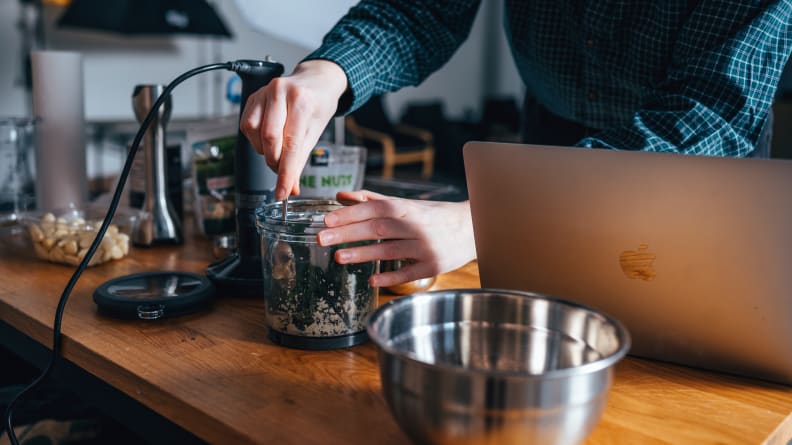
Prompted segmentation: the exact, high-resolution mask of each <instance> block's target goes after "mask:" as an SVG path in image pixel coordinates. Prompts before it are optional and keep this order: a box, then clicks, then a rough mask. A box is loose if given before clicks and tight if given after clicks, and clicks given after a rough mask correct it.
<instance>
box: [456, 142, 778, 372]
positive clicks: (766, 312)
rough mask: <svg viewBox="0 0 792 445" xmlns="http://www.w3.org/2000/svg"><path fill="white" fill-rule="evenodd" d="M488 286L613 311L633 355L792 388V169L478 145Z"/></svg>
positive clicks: (474, 168) (474, 182)
mask: <svg viewBox="0 0 792 445" xmlns="http://www.w3.org/2000/svg"><path fill="white" fill-rule="evenodd" d="M464 159H465V170H466V175H467V182H468V193H469V196H470V206H471V212H472V217H473V228H474V235H475V240H476V249H477V254H478V261H479V270H480V275H481V284H482V286H483V287H488V288H508V289H520V290H527V291H532V292H537V293H542V294H548V295H553V296H556V297H560V298H565V299H569V300H574V301H577V302H580V303H583V304H586V305H589V306H592V307H596V308H598V309H600V310H602V311H604V312H606V313H608V314H609V315H611V316H613V317H616V318H617V319H619V320H620V321H621V322H623V323H624V325H625V326H626V327H627V329H628V330H629V331H630V334H631V337H632V339H633V347H632V350H631V354H632V355H636V356H642V357H648V358H653V359H660V360H665V361H670V362H675V363H681V364H686V365H692V366H696V367H702V368H707V369H712V370H720V371H726V372H731V373H736V374H742V375H748V376H753V377H759V378H764V379H768V380H773V381H777V382H784V383H788V384H789V383H792V322H791V321H792V295H790V290H791V289H792V246H791V245H790V243H789V238H790V234H792V198H791V197H790V196H789V195H790V193H792V162H790V161H780V160H772V161H771V160H762V159H735V158H716V157H702V156H686V155H678V154H667V153H647V152H630V151H614V150H592V149H582V148H568V147H540V146H529V145H518V144H501V143H484V142H470V143H468V144H466V145H465V147H464Z"/></svg>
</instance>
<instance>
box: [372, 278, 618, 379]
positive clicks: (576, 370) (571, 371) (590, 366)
mask: <svg viewBox="0 0 792 445" xmlns="http://www.w3.org/2000/svg"><path fill="white" fill-rule="evenodd" d="M450 292H454V293H458V294H465V293H473V294H483V293H487V294H503V295H509V296H514V297H520V298H532V299H543V300H547V301H551V302H554V303H558V304H563V305H566V306H571V307H573V308H579V309H583V310H586V311H589V312H592V313H594V314H597V315H598V316H600V317H603V318H604V319H605V320H606V321H607V322H608V323H610V324H611V325H613V327H614V329H615V330H616V336H617V337H618V338H619V339H620V340H621V344H620V345H619V349H617V350H616V351H615V352H613V353H612V354H610V355H608V356H607V357H604V358H601V359H599V360H596V361H593V362H590V363H586V364H584V365H580V366H575V367H570V368H563V369H553V370H550V371H547V372H545V373H542V374H528V373H525V372H522V371H498V370H489V369H488V370H485V369H476V368H462V367H460V366H454V365H449V364H445V363H427V362H425V361H423V360H418V359H417V358H415V357H414V356H412V354H408V353H405V352H404V351H400V350H398V349H396V348H393V347H390V346H388V345H386V344H384V343H383V341H382V340H381V339H380V338H379V336H378V335H377V333H376V332H375V331H374V328H373V325H374V323H372V321H374V320H376V319H377V318H378V317H379V316H380V315H381V314H382V313H383V312H385V311H387V310H388V309H390V308H392V307H394V306H400V305H405V304H408V303H409V302H410V301H412V300H416V299H418V298H422V297H426V296H429V297H431V296H433V295H443V294H448V293H450ZM366 332H367V333H368V336H369V339H370V340H371V341H372V342H373V343H374V344H376V345H377V347H378V348H380V349H381V350H383V351H385V352H387V353H389V354H392V355H395V356H398V357H399V358H400V359H404V360H408V361H411V362H414V363H416V364H419V365H421V366H425V367H431V368H437V369H442V370H444V371H450V372H455V373H460V374H471V373H475V374H486V375H489V376H498V377H506V378H520V379H543V380H545V379H548V378H566V377H571V376H577V375H581V374H589V373H594V372H597V371H601V370H603V369H606V368H609V367H611V366H612V365H614V364H615V363H616V362H618V361H619V360H621V359H622V358H623V357H624V356H625V355H627V351H628V350H629V349H630V345H631V339H630V333H629V332H628V331H627V328H625V327H624V325H623V324H622V323H621V322H620V321H619V320H617V319H615V318H613V317H611V316H610V315H608V314H606V313H604V312H602V311H600V310H598V309H594V308H592V307H591V306H587V305H584V304H580V303H577V302H574V301H570V300H565V299H563V298H559V297H554V296H551V295H544V294H538V293H534V292H527V291H518V290H512V289H498V288H465V289H445V290H435V291H427V292H418V293H414V294H410V295H406V296H404V297H399V298H396V299H394V300H391V301H389V302H387V303H385V304H383V305H381V306H380V307H378V308H377V309H375V310H374V311H373V312H372V313H370V314H369V315H368V319H367V320H366Z"/></svg>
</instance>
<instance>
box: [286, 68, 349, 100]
mask: <svg viewBox="0 0 792 445" xmlns="http://www.w3.org/2000/svg"><path fill="white" fill-rule="evenodd" d="M293 74H294V75H299V76H311V77H313V78H316V79H321V82H322V85H323V88H324V89H325V90H326V91H328V92H332V94H333V97H336V98H340V97H341V95H343V94H344V92H346V90H347V88H349V81H348V79H347V76H346V73H345V72H344V70H343V69H342V68H341V67H340V66H339V65H338V64H337V63H335V62H332V61H330V60H324V59H313V60H306V61H304V62H301V63H299V64H298V65H297V66H296V67H295V68H294V73H293Z"/></svg>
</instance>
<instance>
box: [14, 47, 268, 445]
mask: <svg viewBox="0 0 792 445" xmlns="http://www.w3.org/2000/svg"><path fill="white" fill-rule="evenodd" d="M220 69H224V70H229V71H234V72H237V73H248V74H249V73H253V74H255V73H256V72H258V71H259V70H262V69H264V68H262V66H261V63H260V62H257V61H246V60H238V61H234V62H225V63H213V64H210V65H204V66H200V67H197V68H193V69H191V70H189V71H187V72H185V73H184V74H182V75H180V76H179V77H177V78H176V79H174V80H173V81H171V83H169V84H168V85H167V86H166V87H165V89H164V90H163V92H162V94H161V95H160V96H159V97H158V98H157V100H156V101H155V102H154V105H152V106H151V110H150V111H149V113H148V115H146V118H145V119H144V120H143V123H142V124H140V129H139V130H138V132H137V134H136V135H135V139H134V140H133V142H132V146H131V147H130V149H129V154H128V155H127V158H126V161H125V162H124V168H123V170H122V171H121V176H120V177H119V178H118V185H116V189H115V192H113V199H112V200H111V201H110V207H109V208H108V210H107V215H105V217H104V220H103V221H102V225H101V227H99V231H98V232H97V234H96V238H94V240H93V243H91V246H90V247H89V248H88V252H86V254H85V257H84V258H83V259H82V261H81V262H80V264H79V265H78V266H77V270H75V271H74V274H73V275H72V277H71V279H70V280H69V282H68V284H67V285H66V288H65V289H63V294H61V297H60V300H59V301H58V308H57V310H56V311H55V321H54V323H53V327H52V332H53V335H52V354H51V355H50V360H49V363H47V367H46V368H44V371H43V372H42V373H41V374H40V375H39V376H38V377H37V378H36V379H35V380H33V382H32V383H31V384H30V385H28V386H27V387H26V388H25V389H23V390H22V391H20V392H19V393H18V394H17V395H16V396H15V397H14V399H13V400H11V402H10V403H9V404H8V408H7V410H6V426H5V427H6V429H7V434H8V438H9V440H10V441H11V444H12V445H19V441H18V440H17V437H16V435H15V434H14V425H13V411H14V406H15V405H16V404H17V403H18V402H19V401H20V400H21V399H22V398H24V396H25V395H26V394H27V393H29V392H31V391H32V390H33V389H35V388H36V387H37V386H38V385H40V384H41V382H43V381H44V380H45V379H46V378H47V377H49V376H50V375H51V374H52V373H53V370H54V368H55V366H56V364H57V362H58V359H59V358H60V353H61V341H62V338H61V337H62V335H61V320H62V319H63V311H64V309H65V308H66V302H67V301H68V299H69V295H70V294H71V292H72V289H73V288H74V286H75V285H76V284H77V280H78V279H79V278H80V275H82V273H83V271H84V270H85V268H86V267H88V263H89V262H90V261H91V258H92V257H93V256H94V253H95V252H96V250H97V248H98V247H99V244H100V243H101V241H102V238H104V235H105V232H106V231H107V228H108V227H109V226H110V221H112V219H113V216H114V215H115V212H116V209H117V208H118V203H119V201H120V200H121V193H122V191H123V189H124V185H125V184H126V181H127V177H128V176H129V171H130V170H131V169H132V161H133V160H134V159H135V153H137V150H138V146H139V145H140V141H141V140H142V139H143V135H144V134H145V133H146V130H147V129H148V127H149V125H151V121H152V120H153V119H154V116H155V115H156V112H157V110H158V109H159V107H160V106H161V105H162V103H163V102H164V101H165V99H166V98H167V97H168V95H169V94H170V93H171V91H172V90H173V89H174V88H176V86H177V85H179V84H180V83H182V82H184V81H185V80H187V79H189V78H190V77H193V76H195V75H198V74H201V73H205V72H207V71H213V70H220ZM242 105H243V106H244V104H242Z"/></svg>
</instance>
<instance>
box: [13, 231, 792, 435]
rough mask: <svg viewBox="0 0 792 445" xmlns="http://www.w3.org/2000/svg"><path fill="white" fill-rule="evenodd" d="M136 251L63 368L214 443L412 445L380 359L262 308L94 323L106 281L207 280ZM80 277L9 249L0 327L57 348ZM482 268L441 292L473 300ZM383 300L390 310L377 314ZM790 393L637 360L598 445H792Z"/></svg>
mask: <svg viewBox="0 0 792 445" xmlns="http://www.w3.org/2000/svg"><path fill="white" fill-rule="evenodd" d="M186 239H187V242H186V243H185V245H184V246H181V247H156V248H148V249H143V248H132V249H131V250H130V255H129V256H128V257H127V258H125V259H123V260H120V261H114V262H110V263H107V264H103V265H100V266H96V267H92V268H90V269H88V270H87V271H86V272H85V274H84V275H83V277H82V278H81V280H80V282H79V283H78V285H77V287H76V288H75V290H74V292H73V294H72V297H71V299H70V301H69V304H68V306H67V308H66V313H65V317H64V323H63V332H64V334H65V338H64V344H63V345H64V348H63V352H64V355H65V356H66V357H67V358H68V359H69V360H71V361H72V362H73V363H75V364H76V365H78V366H80V367H82V368H84V369H86V370H88V371H89V372H91V373H92V374H94V375H96V376H97V377H99V378H101V379H102V380H104V381H106V382H108V383H109V384H111V385H113V386H114V387H116V388H118V389H119V390H121V391H123V392H124V393H126V394H128V395H129V396H131V397H132V398H134V399H136V400H138V401H139V402H141V403H142V404H144V405H146V406H147V407H149V408H151V409H152V410H154V411H156V412H157V413H159V414H161V415H163V416H165V417H167V418H168V419H170V420H172V421H173V422H175V423H177V424H179V425H181V426H182V427H184V428H185V429H187V430H189V431H191V432H193V433H194V434H196V435H197V436H199V437H201V438H203V439H205V440H207V441H208V442H211V443H222V444H225V443H234V444H245V443H260V444H263V443H279V444H301V445H304V444H314V443H315V444H329V443H346V444H362V443H376V444H377V445H387V444H401V443H406V442H407V438H406V436H405V435H404V434H403V433H402V432H401V431H400V429H399V427H398V426H397V425H396V423H395V421H394V420H393V419H392V417H391V416H390V413H389V412H388V408H387V406H386V404H385V400H384V398H383V396H382V393H381V388H380V380H379V375H378V368H377V363H376V349H375V347H374V346H373V345H372V344H365V345H361V346H356V347H353V348H349V349H343V350H334V351H303V350H295V349H287V348H283V347H279V346H275V345H273V344H272V343H271V342H270V341H269V340H268V339H267V337H266V331H265V328H264V308H263V301H262V300H260V299H259V300H251V299H242V298H235V297H234V296H233V295H218V297H217V298H216V300H215V302H214V304H213V306H212V307H211V308H210V309H209V310H207V311H204V312H201V313H198V314H193V315H189V316H185V317H181V318H176V319H170V320H160V321H155V322H150V321H138V320H133V321H119V320H115V319H110V318H106V317H104V316H102V315H99V314H97V311H96V307H95V305H94V303H93V301H92V298H91V295H92V293H93V291H94V289H95V288H96V287H98V286H99V285H101V284H102V283H104V282H105V281H107V280H109V279H111V278H114V277H118V276H121V275H125V274H130V273H137V272H142V271H148V270H183V271H192V272H198V273H203V272H204V271H205V268H206V266H207V264H208V263H209V262H211V261H212V260H213V258H212V255H211V247H210V245H209V243H208V242H206V240H204V239H202V238H201V237H199V236H193V235H191V234H189V233H188V236H187V237H186ZM72 272H73V270H72V268H71V267H68V266H63V265H58V264H51V263H47V262H43V261H41V260H38V259H36V258H35V257H34V255H33V253H32V251H31V250H30V247H29V245H28V244H27V242H26V240H25V239H24V238H12V237H6V238H4V239H2V241H0V280H1V281H0V282H1V283H2V285H0V319H2V320H3V321H5V322H7V323H8V324H10V325H11V326H13V327H14V328H16V329H17V330H19V331H21V332H23V333H24V334H26V335H28V336H30V337H32V338H33V339H35V340H37V341H38V342H41V343H42V344H44V345H50V344H51V342H52V339H51V336H52V328H51V327H52V322H53V320H52V319H53V315H54V310H55V306H56V303H57V300H58V298H59V297H60V295H61V292H62V291H63V287H64V285H65V284H66V282H67V281H68V279H69V277H70V276H71V274H72ZM478 286H479V282H478V269H477V266H476V264H475V263H471V264H468V265H467V266H465V267H463V268H461V269H459V270H457V271H454V272H452V273H449V274H445V275H442V276H440V277H439V278H438V280H437V283H436V284H435V286H434V287H433V289H445V288H460V287H478ZM389 298H392V297H388V296H383V297H381V302H384V301H387V300H388V299H389ZM790 412H792V388H789V387H784V386H779V385H773V384H769V383H764V382H760V381H756V380H750V379H744V378H738V377H733V376H727V375H722V374H717V373H712V372H705V371H699V370H694V369H691V368H686V367H680V366H674V365H670V364H664V363H660V362H654V361H648V360H641V359H637V358H633V357H628V358H626V359H624V360H622V361H621V362H620V363H619V364H618V365H617V367H616V373H615V379H614V385H613V388H612V390H611V393H610V395H609V399H608V405H607V408H606V411H605V413H604V415H603V417H602V419H601V421H600V422H599V424H598V426H597V428H596V429H595V431H594V433H593V434H592V435H591V436H590V438H589V439H588V441H587V443H590V444H614V443H624V444H636V443H640V444H660V443H671V444H686V443H690V444H705V443H720V444H746V443H755V444H759V443H762V442H763V441H765V440H769V439H771V434H773V432H774V431H776V435H778V437H773V438H772V439H773V441H772V443H778V444H786V443H787V442H788V441H789V437H784V436H785V435H789V434H792V433H791V432H790V428H788V427H787V428H784V419H785V418H786V417H787V416H788V415H789V414H790Z"/></svg>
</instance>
